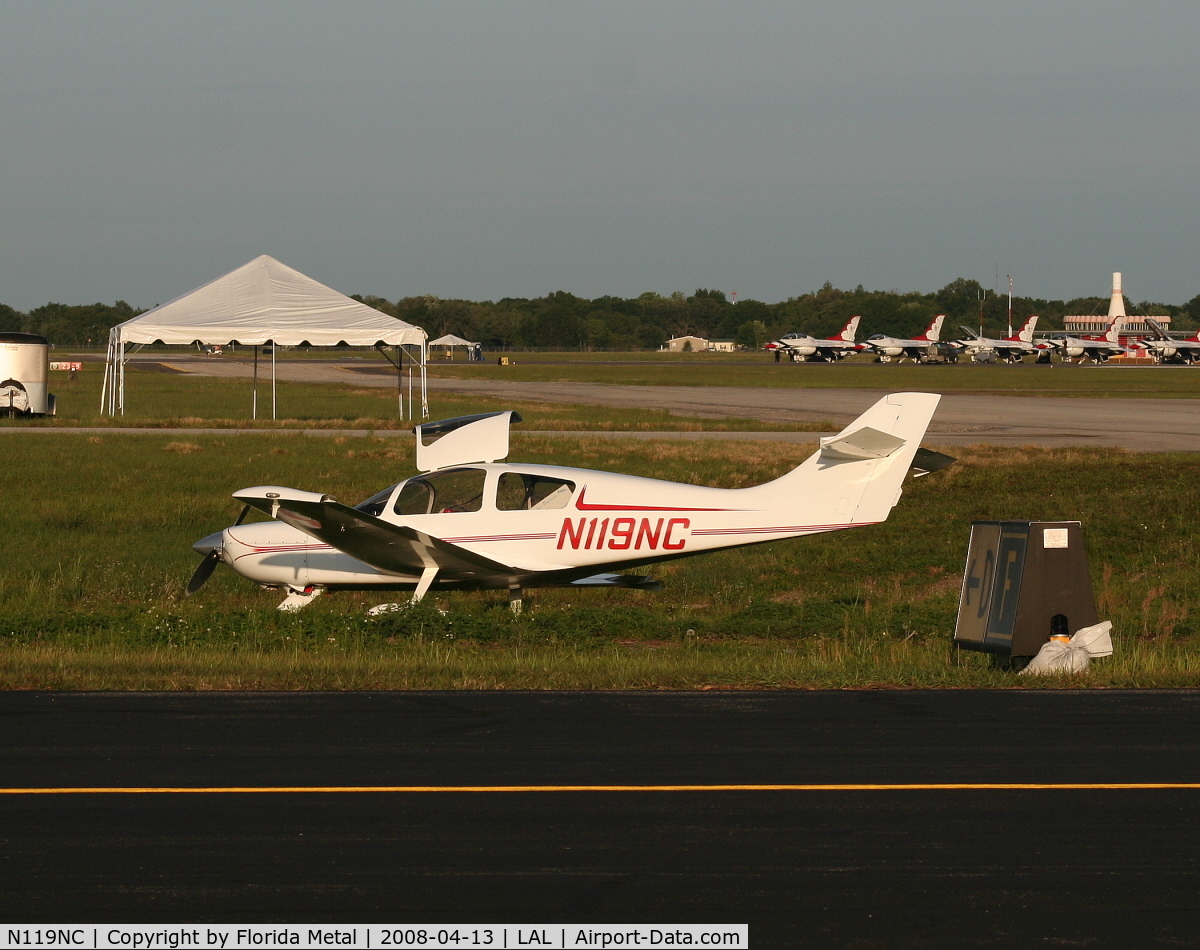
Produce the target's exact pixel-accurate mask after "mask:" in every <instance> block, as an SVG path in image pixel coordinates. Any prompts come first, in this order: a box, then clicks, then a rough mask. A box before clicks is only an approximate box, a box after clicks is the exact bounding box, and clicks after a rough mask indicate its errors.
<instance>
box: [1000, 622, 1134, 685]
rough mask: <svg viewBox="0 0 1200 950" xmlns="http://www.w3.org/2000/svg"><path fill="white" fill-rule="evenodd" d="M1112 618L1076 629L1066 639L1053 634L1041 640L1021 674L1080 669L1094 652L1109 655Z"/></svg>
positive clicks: (1083, 667) (1080, 671)
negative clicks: (1040, 646)
mask: <svg viewBox="0 0 1200 950" xmlns="http://www.w3.org/2000/svg"><path fill="white" fill-rule="evenodd" d="M1112 652H1113V647H1112V621H1111V620H1105V621H1104V622H1103V623H1098V624H1095V625H1094V626H1091V627H1084V628H1083V629H1082V630H1077V631H1076V632H1075V635H1074V636H1073V637H1071V639H1070V640H1065V641H1064V640H1063V639H1062V638H1061V637H1057V638H1055V639H1053V640H1051V641H1050V642H1048V643H1043V644H1042V648H1041V649H1040V650H1038V653H1037V656H1035V657H1034V658H1033V659H1032V660H1030V661H1029V665H1028V666H1027V667H1025V669H1023V670H1021V675H1022V676H1024V675H1025V674H1027V673H1028V674H1032V675H1042V676H1044V675H1046V674H1047V673H1082V672H1083V671H1084V670H1086V669H1087V668H1088V666H1089V665H1090V664H1091V662H1092V657H1094V656H1112Z"/></svg>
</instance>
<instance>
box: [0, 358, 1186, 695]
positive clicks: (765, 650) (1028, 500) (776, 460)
mask: <svg viewBox="0 0 1200 950" xmlns="http://www.w3.org/2000/svg"><path fill="white" fill-rule="evenodd" d="M923 369H924V368H923ZM929 369H932V368H929ZM3 444H4V445H5V446H6V447H7V450H8V451H9V453H10V455H11V456H12V457H13V458H15V459H19V460H20V461H19V464H17V465H13V466H10V467H9V469H8V479H7V482H8V485H7V487H8V488H9V491H8V497H9V499H10V506H9V511H8V513H7V516H6V519H5V537H6V539H7V540H8V545H7V551H8V553H9V562H8V564H6V569H5V571H4V572H3V573H2V574H0V687H4V688H39V687H46V688H139V689H140V688H155V689H160V688H161V689H206V688H280V689H290V688H329V689H338V688H468V687H489V688H534V689H539V688H723V687H751V688H754V687H763V688H775V687H801V688H808V687H839V686H840V687H889V686H890V687H898V686H930V687H967V686H1001V685H1021V686H1039V687H1040V686H1062V685H1072V686H1089V687H1106V686H1109V687H1116V686H1123V687H1133V686H1184V685H1192V686H1194V685H1197V684H1198V683H1200V622H1197V621H1198V620H1200V618H1197V617H1194V616H1193V615H1192V614H1191V610H1192V605H1193V604H1194V603H1195V601H1196V599H1197V595H1198V594H1200V581H1198V579H1197V578H1198V577H1200V574H1198V571H1197V568H1198V567H1200V565H1198V563H1197V561H1198V556H1197V552H1196V548H1195V545H1194V526H1195V525H1196V524H1197V520H1198V518H1200V470H1198V469H1197V467H1196V465H1195V463H1194V461H1193V460H1192V458H1191V457H1189V456H1183V455H1180V456H1174V455H1146V454H1133V453H1126V452H1122V451H1117V450H1098V449H1061V450H1040V449H1025V450H1020V451H1013V450H1008V449H998V448H989V447H976V448H972V449H967V450H963V451H961V452H960V453H959V455H960V463H959V464H958V465H956V466H954V467H953V468H951V469H948V470H946V471H944V472H941V473H937V474H935V475H933V476H930V477H928V478H924V479H919V480H915V481H910V482H909V483H908V485H907V488H906V491H905V496H904V499H903V501H902V502H901V503H900V505H899V506H898V507H897V508H896V510H895V511H894V512H893V515H892V518H891V520H890V521H889V522H888V523H886V524H884V525H880V526H875V527H870V528H863V529H858V530H855V531H849V532H840V533H835V534H828V535H820V536H816V537H812V538H808V539H803V540H795V541H786V542H780V543H776V544H768V545H762V546H756V547H752V548H744V549H740V550H734V551H726V552H719V553H716V554H712V555H706V556H702V557H697V558H692V559H687V560H682V561H677V562H670V563H668V564H664V565H659V566H657V567H656V568H653V569H652V573H654V574H655V575H656V576H658V577H659V578H661V579H662V580H663V581H664V584H665V590H663V591H662V592H661V593H648V592H640V591H621V590H611V591H603V590H599V591H534V592H532V596H531V598H530V609H529V610H528V612H527V613H526V614H525V615H524V616H522V617H520V618H514V617H512V616H511V615H510V614H509V612H508V610H507V608H506V601H505V598H504V597H503V596H497V595H496V594H487V593H479V594H473V593H453V594H440V595H437V596H433V597H431V598H429V601H430V602H429V603H427V604H426V605H422V606H421V607H420V608H417V609H414V610H411V611H406V612H403V613H400V614H393V615H390V616H388V617H387V618H386V619H383V620H379V621H370V620H368V619H367V618H366V616H365V608H366V607H367V606H369V605H370V604H372V603H375V602H378V600H380V599H385V598H380V597H378V596H376V597H371V596H368V595H362V594H339V595H337V596H334V597H328V598H321V600H320V601H319V602H318V603H316V604H314V605H312V606H310V607H309V608H306V610H304V611H303V612H301V613H300V614H297V615H280V614H279V613H278V612H276V611H275V610H274V607H275V604H276V603H277V602H278V600H279V595H278V594H277V593H275V592H262V591H259V590H257V589H256V588H254V587H253V586H252V585H250V584H249V582H247V581H245V580H243V579H241V578H238V577H237V576H236V575H234V574H233V573H232V572H231V571H228V570H226V569H224V568H220V569H218V571H217V572H216V574H215V575H214V577H213V579H212V581H211V582H210V583H209V584H208V586H207V587H205V588H204V590H203V591H202V593H201V594H200V595H198V596H196V597H194V598H190V599H186V600H185V599H182V598H181V596H180V595H181V592H182V588H183V585H184V584H185V583H186V581H187V578H188V576H189V575H190V574H191V572H192V570H193V569H194V568H195V566H196V564H197V562H198V560H199V557H198V555H196V554H195V553H194V552H192V551H191V550H190V545H191V543H192V542H193V541H194V540H196V539H198V538H200V537H202V536H204V535H206V534H208V533H210V532H212V531H214V530H218V529H220V528H221V527H224V526H226V525H228V524H229V523H231V521H232V519H233V517H234V515H235V514H236V512H237V509H238V506H237V505H236V503H234V502H233V501H232V499H230V497H229V495H230V493H231V492H232V491H234V490H236V489H238V488H242V487H245V486H247V485H254V484H266V483H276V484H285V485H293V486H295V487H297V488H306V489H319V490H321V491H325V492H329V493H331V494H333V495H335V496H337V497H339V498H341V499H343V500H346V501H350V502H354V501H357V500H359V499H360V498H365V497H367V496H368V495H370V494H371V493H372V492H374V491H375V490H377V489H378V488H380V487H382V486H384V485H387V484H389V483H391V482H394V481H396V480H398V479H400V478H403V477H405V476H407V475H410V474H413V470H412V467H411V465H412V462H411V444H410V440H408V439H391V438H389V439H351V440H341V439H337V438H334V439H330V438H321V439H313V438H305V437H302V436H284V437H281V436H265V435H264V436H255V435H241V436H237V437H235V438H228V439H223V438H221V437H214V436H208V435H205V436H200V435H197V436H195V437H192V438H186V439H185V438H180V437H179V436H140V437H138V436H123V435H115V434H114V435H107V434H106V435H100V436H71V435H62V436H57V437H54V438H47V437H45V436H37V435H29V436H22V435H16V434H13V435H9V436H6V437H5V441H4V443H3ZM806 454H807V451H806V450H805V449H803V448H800V447H794V446H787V445H779V444H775V443H768V442H749V443H693V442H649V443H636V444H624V443H613V442H611V441H607V440H605V441H601V440H590V441H587V440H585V441H582V442H580V443H577V444H574V445H570V446H568V445H564V444H563V443H562V441H561V440H558V439H545V440H539V439H532V438H528V437H521V436H519V435H518V436H516V437H515V439H514V451H513V457H514V458H515V459H519V460H522V461H531V462H541V461H545V462H558V463H563V464H571V465H581V466H584V467H595V468H604V469H611V470H615V471H623V472H629V473H632V474H639V475H650V476H656V477H664V478H672V479H677V480H681V481H688V482H695V483H702V484H712V485H720V486H724V487H736V486H741V485H746V484H754V483H757V482H760V481H764V480H767V479H769V478H772V477H774V476H776V475H778V474H780V473H782V472H783V471H785V470H787V469H788V468H790V467H791V466H793V465H795V464H796V463H798V462H799V461H800V459H802V458H803V457H804V456H805V455H806ZM992 518H1028V519H1080V520H1082V521H1083V523H1084V527H1085V531H1086V533H1087V537H1088V543H1089V552H1090V556H1091V567H1092V572H1093V577H1094V582H1095V586H1096V591H1097V595H1098V599H1099V604H1100V611H1101V616H1102V617H1105V618H1107V619H1111V620H1113V621H1114V625H1115V636H1114V640H1115V643H1116V651H1117V652H1116V655H1115V656H1114V657H1112V658H1110V659H1107V660H1101V661H1098V662H1097V663H1096V664H1095V665H1094V666H1093V669H1092V670H1091V671H1089V672H1088V673H1087V674H1084V675H1082V676H1079V677H1072V678H1047V679H1045V680H1040V681H1038V682H1036V683H1031V682H1029V681H1028V680H1026V679H1025V678H1022V679H1020V680H1016V679H1015V678H1013V677H1011V676H1010V675H1009V674H1005V673H1001V672H998V671H995V670H993V669H991V667H990V666H989V664H988V662H987V658H985V657H982V656H979V655H974V654H964V655H960V654H956V653H955V652H954V651H953V650H952V649H951V646H950V635H951V633H952V629H953V624H954V616H955V611H956V606H957V595H958V589H959V585H960V583H961V574H960V572H961V567H962V561H963V557H964V554H965V548H966V541H967V535H968V530H969V525H970V522H971V521H972V520H976V519H992ZM437 607H441V608H445V609H447V610H448V611H449V613H448V614H447V615H445V616H443V615H442V614H440V613H438V611H437V610H436V609H435V608H437Z"/></svg>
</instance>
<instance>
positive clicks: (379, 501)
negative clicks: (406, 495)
mask: <svg viewBox="0 0 1200 950" xmlns="http://www.w3.org/2000/svg"><path fill="white" fill-rule="evenodd" d="M395 490H396V486H395V485H389V486H388V487H387V488H385V489H384V490H383V491H381V492H378V493H376V494H374V495H372V496H371V497H370V498H368V499H367V500H366V501H363V502H360V503H359V504H357V505H355V506H354V510H355V511H362V512H365V513H366V514H368V515H371V516H372V517H374V518H378V517H379V516H380V515H381V514H383V509H384V508H386V507H387V503H388V499H389V498H391V497H392V492H394V491H395Z"/></svg>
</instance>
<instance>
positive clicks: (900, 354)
mask: <svg viewBox="0 0 1200 950" xmlns="http://www.w3.org/2000/svg"><path fill="white" fill-rule="evenodd" d="M945 319H946V315H945V314H939V315H938V316H936V317H934V318H933V322H932V323H931V324H929V328H928V329H927V330H926V331H925V332H924V333H922V334H921V335H920V336H918V337H915V338H914V339H911V340H898V339H896V338H895V337H891V336H886V335H885V334H883V333H877V334H875V336H873V337H869V338H868V339H867V340H866V342H865V343H864V344H863V346H864V347H866V348H867V349H868V350H869V351H870V352H873V353H875V354H876V359H877V360H878V361H879V362H880V363H890V362H891V361H892V360H893V359H895V360H897V361H898V362H904V359H905V357H907V358H908V359H911V360H912V361H913V362H915V363H921V362H925V361H926V360H927V359H930V358H932V359H938V361H939V362H940V361H941V359H940V358H941V357H942V352H941V350H940V348H939V347H938V345H937V344H938V341H939V339H940V338H941V335H942V323H943V322H944V321H945Z"/></svg>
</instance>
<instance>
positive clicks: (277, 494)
mask: <svg viewBox="0 0 1200 950" xmlns="http://www.w3.org/2000/svg"><path fill="white" fill-rule="evenodd" d="M233 497H234V498H236V499H238V500H239V501H242V502H245V503H246V504H247V505H250V506H251V507H253V508H257V509H258V510H259V511H263V512H266V513H267V514H269V515H270V516H271V517H272V518H278V519H279V520H280V521H282V522H284V523H285V524H289V525H291V526H292V527H293V528H296V529H298V530H300V531H303V532H304V533H305V534H308V535H311V536H312V537H314V538H317V539H318V540H320V541H324V542H325V543H326V544H329V545H332V546H333V547H335V548H337V549H338V550H339V551H343V552H345V553H346V554H349V555H350V556H351V557H354V558H358V560H360V561H362V562H363V563H364V564H370V565H371V566H372V567H374V568H378V569H379V570H381V571H388V572H390V573H396V574H414V573H415V574H420V573H421V572H422V571H423V570H425V569H426V568H430V567H436V568H438V569H439V570H441V571H444V572H446V573H447V574H458V575H468V576H477V575H480V574H506V575H507V574H512V573H514V569H513V567H512V566H511V565H508V564H501V563H500V562H499V561H493V560H491V559H490V558H486V557H484V556H483V555H481V554H475V553H474V552H473V551H468V550H467V549H466V548H463V547H460V546H459V545H457V544H451V543H449V542H447V541H442V540H441V539H440V538H435V537H433V536H432V535H429V534H426V533H425V532H423V531H417V530H416V529H415V528H410V527H408V526H406V525H397V524H391V523H390V522H387V521H382V520H380V519H379V518H374V517H372V516H371V515H368V514H366V513H365V512H362V511H358V510H356V509H354V508H350V507H348V506H347V505H343V504H341V503H340V502H338V501H335V500H334V499H333V498H330V497H329V496H328V495H322V494H320V493H319V492H307V491H297V490H296V489H294V488H282V487H279V486H276V485H264V486H261V487H258V488H244V489H242V490H241V491H239V492H234V495H233Z"/></svg>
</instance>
